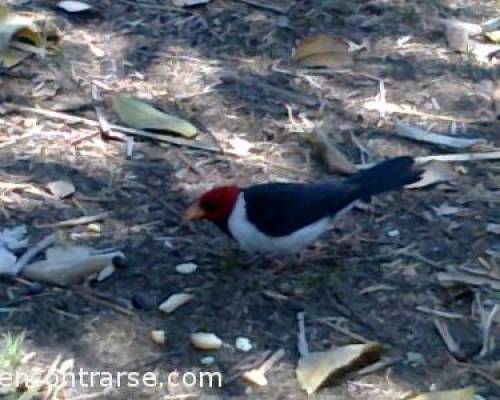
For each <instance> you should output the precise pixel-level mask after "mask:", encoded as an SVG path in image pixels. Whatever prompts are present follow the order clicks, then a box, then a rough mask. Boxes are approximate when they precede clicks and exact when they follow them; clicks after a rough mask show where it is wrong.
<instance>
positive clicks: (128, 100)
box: [113, 95, 198, 138]
mask: <svg viewBox="0 0 500 400" xmlns="http://www.w3.org/2000/svg"><path fill="white" fill-rule="evenodd" d="M113 108H114V110H115V111H116V113H117V114H118V116H119V117H120V120H121V121H122V122H123V123H125V124H126V125H128V126H131V127H132V128H137V129H154V130H162V131H170V132H175V133H178V134H179V135H182V136H185V137H188V138H193V137H195V136H196V134H197V133H198V129H197V128H196V127H195V126H194V125H192V124H191V123H190V122H187V121H185V120H183V119H180V118H177V117H174V116H172V115H169V114H165V113H164V112H162V111H159V110H157V109H156V108H154V107H152V106H150V105H149V104H146V103H144V102H142V101H141V100H139V99H136V98H134V97H130V96H126V95H116V96H114V97H113Z"/></svg>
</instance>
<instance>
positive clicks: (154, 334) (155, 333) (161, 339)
mask: <svg viewBox="0 0 500 400" xmlns="http://www.w3.org/2000/svg"><path fill="white" fill-rule="evenodd" d="M151 340H152V341H153V342H155V343H156V344H165V331H164V330H163V329H155V330H152V331H151Z"/></svg>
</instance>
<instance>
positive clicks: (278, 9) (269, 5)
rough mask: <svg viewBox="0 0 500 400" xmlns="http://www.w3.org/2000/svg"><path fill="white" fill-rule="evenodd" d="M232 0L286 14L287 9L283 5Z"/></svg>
mask: <svg viewBox="0 0 500 400" xmlns="http://www.w3.org/2000/svg"><path fill="white" fill-rule="evenodd" d="M234 1H236V2H238V3H244V4H247V5H249V6H251V7H255V8H260V9H262V10H267V11H272V12H275V13H278V14H286V13H287V12H288V9H285V8H283V7H278V6H275V5H273V4H266V3H260V2H257V1H255V0H234Z"/></svg>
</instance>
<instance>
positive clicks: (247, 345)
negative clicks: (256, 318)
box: [236, 337, 253, 353]
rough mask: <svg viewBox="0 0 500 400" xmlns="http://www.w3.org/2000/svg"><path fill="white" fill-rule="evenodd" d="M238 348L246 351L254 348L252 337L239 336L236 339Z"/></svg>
mask: <svg viewBox="0 0 500 400" xmlns="http://www.w3.org/2000/svg"><path fill="white" fill-rule="evenodd" d="M236 348H237V349H238V350H240V351H242V352H244V353H248V352H249V351H250V350H252V348H253V346H252V343H251V342H250V339H248V338H246V337H239V338H237V339H236Z"/></svg>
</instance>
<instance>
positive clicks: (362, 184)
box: [347, 156, 423, 200]
mask: <svg viewBox="0 0 500 400" xmlns="http://www.w3.org/2000/svg"><path fill="white" fill-rule="evenodd" d="M422 173H423V170H421V169H419V168H417V167H416V166H415V160H414V159H413V157H409V156H401V157H396V158H391V159H389V160H386V161H382V162H380V163H378V164H377V165H375V166H373V167H371V168H368V169H366V170H364V171H360V172H358V173H356V174H355V175H353V176H351V177H350V178H348V179H347V181H348V183H351V184H354V185H356V186H357V187H358V193H357V195H358V197H359V198H361V199H363V200H369V199H370V197H371V196H373V195H376V194H379V193H383V192H387V191H390V190H397V189H400V188H402V187H403V186H405V185H409V184H411V183H415V182H417V181H419V180H420V178H421V177H422Z"/></svg>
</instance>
